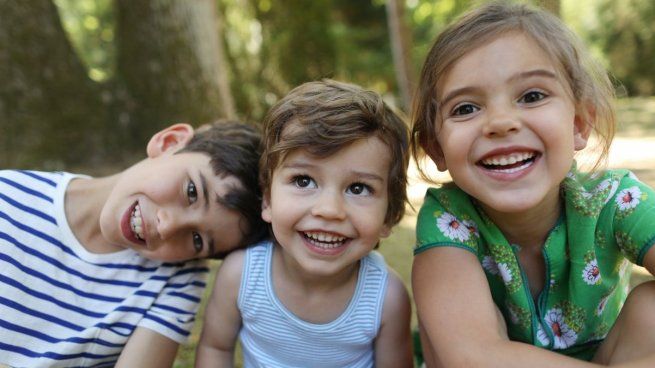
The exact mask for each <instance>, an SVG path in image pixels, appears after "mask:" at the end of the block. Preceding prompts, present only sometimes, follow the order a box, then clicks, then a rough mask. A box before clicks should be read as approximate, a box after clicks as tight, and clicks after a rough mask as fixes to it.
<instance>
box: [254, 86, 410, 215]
mask: <svg viewBox="0 0 655 368" xmlns="http://www.w3.org/2000/svg"><path fill="white" fill-rule="evenodd" d="M372 136H375V137H378V138H380V140H382V142H384V144H386V145H387V147H388V148H389V150H390V153H391V163H390V165H391V167H390V170H389V178H388V183H389V187H388V197H389V206H388V208H387V214H386V217H385V224H387V225H389V226H393V225H395V224H397V223H398V222H399V221H400V219H401V218H402V217H403V215H404V213H405V203H406V201H407V192H406V186H407V164H408V161H409V153H408V147H409V132H408V129H407V126H406V124H405V123H404V122H403V120H402V119H401V118H400V117H399V116H398V115H397V114H396V113H394V112H393V111H392V110H391V108H389V106H387V104H385V103H384V101H383V100H382V97H381V96H380V95H379V94H377V93H375V92H373V91H367V90H364V89H362V88H361V87H359V86H356V85H353V84H348V83H342V82H337V81H334V80H329V79H324V80H322V81H315V82H308V83H305V84H302V85H300V86H298V87H296V88H295V89H293V90H292V91H291V92H289V94H287V95H286V96H285V97H284V98H283V99H281V100H280V101H278V103H276V104H275V105H274V106H273V107H272V108H271V109H270V110H269V112H268V114H267V115H266V117H265V118H264V141H263V143H264V149H263V152H262V158H261V161H260V165H259V167H260V184H261V186H262V188H263V190H264V191H265V192H266V191H268V190H269V189H270V185H271V179H272V176H273V171H274V170H275V169H276V168H277V167H278V165H280V163H281V162H282V161H284V159H285V157H286V155H288V154H289V153H290V152H292V151H295V150H297V149H303V150H306V151H307V152H309V153H310V154H312V155H316V156H318V157H326V156H329V155H332V154H334V153H335V152H337V151H339V150H340V149H341V148H343V147H345V146H347V145H349V144H351V143H353V142H355V141H356V140H358V139H362V138H368V137H372Z"/></svg>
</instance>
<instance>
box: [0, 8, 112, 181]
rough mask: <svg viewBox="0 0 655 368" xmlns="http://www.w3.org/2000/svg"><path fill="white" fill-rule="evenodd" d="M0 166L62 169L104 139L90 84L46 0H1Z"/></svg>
mask: <svg viewBox="0 0 655 368" xmlns="http://www.w3.org/2000/svg"><path fill="white" fill-rule="evenodd" d="M0 80H1V81H2V83H0V127H1V129H0V130H1V131H2V133H1V134H0V166H1V167H8V166H10V165H11V166H14V167H25V168H27V167H30V166H33V164H34V162H35V161H37V160H38V161H41V162H40V165H39V166H40V167H41V168H45V169H60V168H62V167H63V165H64V162H69V163H79V162H80V161H82V160H83V159H85V154H84V153H85V152H89V151H90V150H91V148H93V147H97V146H99V145H100V143H101V142H102V137H101V136H100V135H95V134H92V132H97V129H98V128H99V127H100V125H101V122H102V120H103V119H104V118H105V116H104V114H103V109H102V108H101V107H102V105H101V102H100V100H99V98H98V93H97V91H96V88H95V86H94V85H93V84H92V83H91V82H90V80H89V79H88V78H87V76H86V70H85V69H84V66H83V65H82V64H81V62H80V61H79V59H78V58H77V57H76V55H75V53H74V52H73V49H72V47H71V45H70V44H69V42H68V39H67V38H66V34H65V32H64V30H63V28H62V26H61V23H60V21H59V15H58V13H57V9H56V8H55V6H54V5H53V4H52V3H51V2H50V1H49V0H31V1H12V0H0Z"/></svg>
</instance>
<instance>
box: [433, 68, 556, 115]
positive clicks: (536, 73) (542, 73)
mask: <svg viewBox="0 0 655 368" xmlns="http://www.w3.org/2000/svg"><path fill="white" fill-rule="evenodd" d="M531 77H543V78H549V79H557V74H555V73H554V72H552V71H550V70H546V69H534V70H529V71H527V72H522V73H518V74H516V75H513V76H511V77H510V78H509V79H508V81H509V82H513V81H515V80H518V79H527V78H531ZM476 89H477V88H476V87H468V86H467V87H462V88H457V89H455V90H452V91H450V93H448V94H447V95H446V96H445V97H444V98H443V100H442V101H441V102H440V103H439V109H441V108H442V107H443V106H444V105H445V104H446V103H448V101H450V100H452V99H453V98H455V97H457V96H459V95H462V94H467V93H472V92H474V91H475V90H476Z"/></svg>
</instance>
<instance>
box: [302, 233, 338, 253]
mask: <svg viewBox="0 0 655 368" xmlns="http://www.w3.org/2000/svg"><path fill="white" fill-rule="evenodd" d="M304 234H305V237H306V238H307V239H309V241H310V242H311V243H312V244H314V245H316V246H318V247H321V248H326V249H330V248H337V247H339V246H341V245H343V242H344V241H346V239H347V238H346V237H345V236H338V235H334V234H328V233H319V232H311V233H309V232H306V233H304Z"/></svg>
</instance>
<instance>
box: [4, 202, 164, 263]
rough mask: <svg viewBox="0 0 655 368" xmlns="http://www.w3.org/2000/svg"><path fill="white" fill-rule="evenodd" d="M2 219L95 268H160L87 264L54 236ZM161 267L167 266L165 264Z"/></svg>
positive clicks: (12, 220) (9, 218)
mask: <svg viewBox="0 0 655 368" xmlns="http://www.w3.org/2000/svg"><path fill="white" fill-rule="evenodd" d="M0 218H4V219H5V220H7V221H9V222H10V223H11V224H12V225H14V226H15V227H17V228H19V229H21V230H23V231H25V232H27V233H30V234H32V235H34V236H36V237H38V238H41V239H43V240H45V241H47V242H48V243H50V244H52V245H54V246H56V247H58V248H59V249H61V250H62V251H64V252H66V253H67V254H70V255H71V256H73V257H75V258H77V259H79V260H81V261H83V262H85V263H87V264H90V265H93V266H97V267H103V268H110V269H123V270H136V271H139V272H153V271H156V270H157V268H158V267H145V266H140V265H131V264H127V265H126V264H121V263H91V262H87V261H84V260H83V259H81V258H80V257H78V255H77V254H75V253H73V251H72V250H70V248H68V247H67V246H65V245H64V244H63V243H61V242H60V241H59V240H57V239H55V238H54V237H52V236H50V235H48V234H46V233H43V232H41V231H39V230H36V229H34V228H32V227H29V226H27V225H23V224H21V223H19V222H18V221H15V220H14V219H12V218H11V217H9V216H8V215H7V214H5V213H4V212H2V211H0ZM12 239H13V238H12ZM26 252H27V251H26ZM28 253H30V254H41V253H39V252H35V253H32V252H28ZM40 258H43V257H40ZM161 266H165V264H163V265H161Z"/></svg>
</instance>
